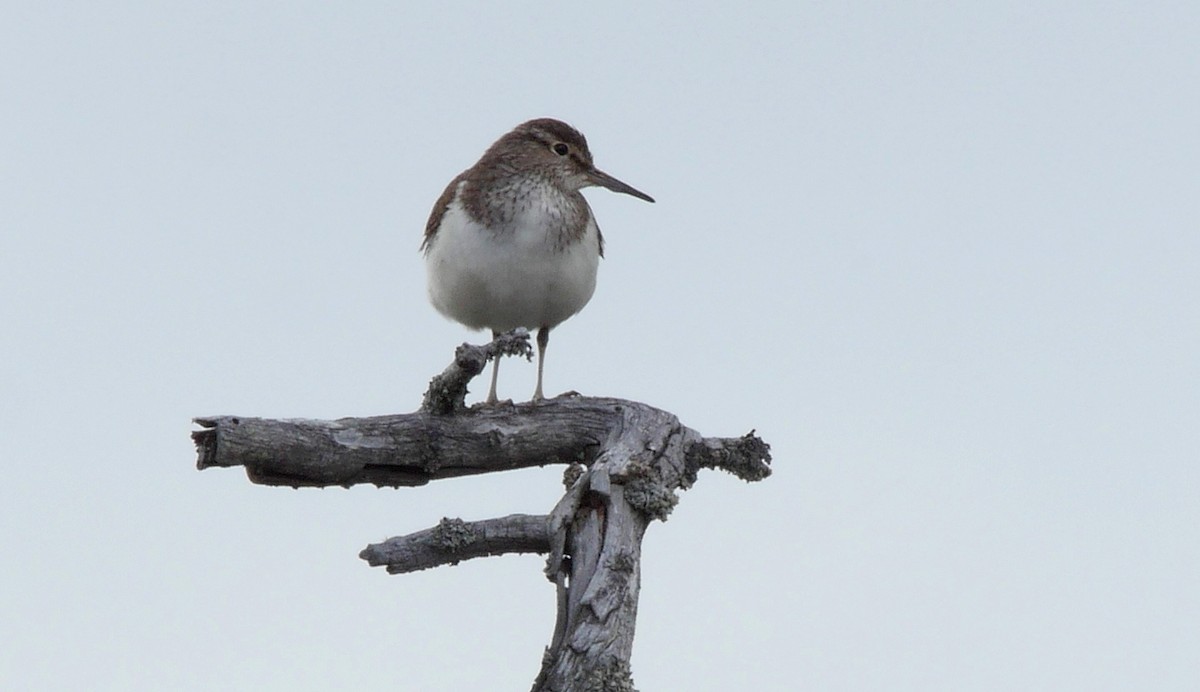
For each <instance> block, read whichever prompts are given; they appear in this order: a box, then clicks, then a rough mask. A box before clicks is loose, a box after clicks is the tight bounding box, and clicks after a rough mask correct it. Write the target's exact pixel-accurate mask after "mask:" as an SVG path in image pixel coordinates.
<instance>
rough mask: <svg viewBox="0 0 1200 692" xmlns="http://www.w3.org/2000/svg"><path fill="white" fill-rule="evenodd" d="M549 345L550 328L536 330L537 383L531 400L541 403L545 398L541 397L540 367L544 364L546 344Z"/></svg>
mask: <svg viewBox="0 0 1200 692" xmlns="http://www.w3.org/2000/svg"><path fill="white" fill-rule="evenodd" d="M548 343H550V328H549V327H542V328H541V329H539V330H538V335H537V344H538V382H537V389H535V390H533V400H534V401H541V400H542V399H545V398H546V397H544V396H542V366H543V365H545V363H546V344H548Z"/></svg>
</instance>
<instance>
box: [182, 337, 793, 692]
mask: <svg viewBox="0 0 1200 692" xmlns="http://www.w3.org/2000/svg"><path fill="white" fill-rule="evenodd" d="M521 343H524V346H525V349H526V351H524V352H527V349H528V336H527V335H521V334H516V335H505V336H504V337H501V339H499V340H497V341H496V342H493V343H492V344H488V345H487V346H468V345H463V346H462V347H460V348H459V349H458V351H457V352H456V354H455V361H454V363H452V364H451V366H450V367H448V368H447V369H446V371H445V372H443V373H442V374H441V375H439V376H438V377H435V378H434V379H433V381H432V382H431V383H430V388H429V392H427V393H426V396H425V403H424V404H423V406H422V410H421V411H418V412H417V413H412V414H405V415H393V416H378V417H373V418H343V419H339V420H335V421H321V420H296V419H293V420H270V419H264V418H245V417H239V416H215V417H209V418H198V419H196V422H197V423H198V424H199V425H201V426H202V429H201V430H197V431H194V432H193V433H192V437H193V439H194V440H195V442H196V447H197V452H198V461H197V466H198V467H199V468H201V469H204V468H209V467H212V466H224V467H232V466H243V467H245V469H246V473H247V475H248V476H249V478H250V480H251V481H253V482H255V483H261V484H266V485H290V486H294V487H295V486H329V485H344V486H350V485H354V484H357V483H372V484H375V485H379V486H414V485H423V484H424V483H427V482H429V481H431V480H436V479H441V478H450V477H454V476H462V475H467V474H475V473H488V472H490V471H505V470H509V469H516V468H525V467H530V466H544V465H546V464H568V465H569V467H568V470H567V473H566V474H565V476H564V481H565V483H566V484H567V492H566V493H565V494H564V496H563V498H562V499H561V500H560V501H559V502H558V504H557V505H556V506H555V507H554V509H553V510H552V511H551V512H550V514H548V515H545V516H529V515H511V516H508V517H502V518H498V519H488V520H484V521H476V522H464V521H462V520H459V519H443V520H442V521H441V523H439V524H438V525H437V526H434V527H432V528H429V529H426V530H424V531H419V532H417V533H413V534H409V535H407V536H401V537H397V538H391V539H389V540H387V541H384V542H383V543H378V544H373V545H369V546H367V547H366V548H365V549H364V550H363V551H362V552H361V553H360V557H362V558H363V559H364V560H366V561H367V562H368V563H369V564H371V565H373V566H386V567H387V570H388V572H390V573H393V574H398V573H404V572H412V571H415V570H421V569H427V568H430V567H436V566H438V565H446V564H457V563H458V562H460V561H462V560H467V559H472V558H475V557H483V556H488V555H501V554H505V553H528V552H538V553H549V556H548V558H547V563H546V576H547V577H548V578H549V579H550V580H551V581H552V582H554V584H555V589H556V592H557V599H556V602H557V604H558V617H557V621H556V624H555V630H554V634H553V636H552V638H551V642H550V646H549V647H548V648H547V649H546V652H545V655H544V657H543V662H542V670H541V672H540V673H539V674H538V677H537V679H536V681H535V683H534V687H533V692H574V691H577V690H633V689H634V688H633V680H632V675H631V673H630V668H629V658H630V654H631V653H632V648H633V636H634V625H635V621H636V617H637V601H638V592H639V590H640V587H641V543H642V537H643V535H644V534H645V531H646V528H647V526H648V525H649V523H650V522H651V521H653V520H655V519H659V520H665V519H666V518H667V516H668V515H669V514H670V513H671V510H672V509H673V508H674V506H675V504H676V503H677V502H678V496H677V494H676V491H678V490H680V489H686V488H689V487H691V485H692V484H693V483H694V482H695V481H696V478H697V473H698V471H699V470H700V469H701V468H713V469H722V470H725V471H728V472H730V473H733V474H735V475H737V476H738V477H739V478H743V479H745V480H747V481H756V480H761V479H763V478H766V477H767V476H768V475H770V472H771V470H770V460H771V456H770V448H769V447H768V446H767V444H766V443H765V442H763V441H762V440H761V439H760V438H758V437H757V436H756V435H754V433H753V431H752V432H751V433H749V434H747V435H745V436H743V437H738V438H705V437H702V436H701V435H700V434H699V433H698V432H696V431H695V430H692V429H690V428H688V427H686V426H684V425H682V424H681V423H680V422H679V420H678V419H677V418H676V417H675V416H674V415H672V414H670V413H667V412H665V411H661V410H659V409H655V408H653V407H651V406H647V405H646V404H641V403H638V402H633V401H625V400H622V399H607V398H590V397H579V396H563V397H558V398H555V399H551V400H547V401H543V402H539V403H537V404H533V403H529V404H515V405H514V404H511V403H504V404H499V405H494V406H476V407H474V408H471V409H467V408H465V407H464V406H463V403H462V402H463V400H464V397H465V394H466V385H467V383H468V382H469V381H470V378H471V377H474V376H475V375H477V374H478V373H479V372H481V371H482V370H483V366H484V364H485V363H486V362H487V360H488V359H489V358H493V357H496V356H497V354H504V353H513V352H516V353H523V351H521V348H520V344H521Z"/></svg>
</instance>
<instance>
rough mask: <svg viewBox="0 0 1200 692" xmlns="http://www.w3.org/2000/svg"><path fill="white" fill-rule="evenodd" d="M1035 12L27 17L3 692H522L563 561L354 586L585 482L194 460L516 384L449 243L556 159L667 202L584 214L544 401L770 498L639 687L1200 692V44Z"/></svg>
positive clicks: (698, 512) (928, 8)
mask: <svg viewBox="0 0 1200 692" xmlns="http://www.w3.org/2000/svg"><path fill="white" fill-rule="evenodd" d="M1019 4H1020V3H1008V2H1006V3H957V4H952V3H826V4H825V5H822V6H817V5H809V4H806V3H800V2H780V3H774V4H772V3H756V4H754V5H753V9H746V8H743V9H736V10H735V9H732V8H731V7H727V5H730V3H689V4H686V5H684V4H679V5H676V6H669V5H655V4H654V3H651V4H650V5H649V6H647V5H645V4H643V3H636V4H630V5H625V6H621V7H619V6H617V5H614V4H611V3H605V4H604V5H603V6H602V7H601V6H591V7H584V6H582V5H581V4H571V6H567V5H566V4H560V3H547V4H530V3H475V4H468V3H464V4H457V5H454V6H452V7H451V6H449V3H437V4H432V3H431V7H429V8H426V9H417V8H413V7H410V6H408V4H407V3H348V4H347V3H342V4H325V3H284V4H280V3H248V2H236V3H219V2H218V3H51V2H28V3H26V2H6V3H4V5H3V7H2V8H0V463H2V467H0V468H2V469H3V475H4V480H3V482H2V483H0V519H2V522H0V542H2V543H0V544H2V545H3V554H4V570H3V575H4V577H3V578H4V582H3V588H0V683H2V684H0V686H3V687H4V688H5V689H6V690H80V689H93V690H164V689H176V690H333V689H367V688H370V689H411V690H422V691H428V692H439V691H461V690H525V689H528V687H529V685H530V684H531V683H532V680H533V678H534V676H535V675H536V673H537V670H538V666H539V663H540V660H541V655H542V651H543V647H544V646H545V645H546V644H547V643H548V642H549V639H550V636H551V633H552V628H553V621H554V591H553V587H552V586H551V585H550V584H549V583H548V582H547V581H546V580H545V579H544V578H543V577H542V574H541V568H542V565H543V561H542V559H541V558H539V557H535V556H526V557H503V558H493V559H488V560H477V561H473V562H470V563H466V564H462V565H460V566H458V567H454V568H442V569H437V570H433V571H428V572H423V573H420V574H415V575H406V576H388V575H387V574H386V573H385V572H384V571H383V570H381V569H371V568H368V567H367V566H366V565H365V563H363V562H362V561H360V560H359V559H358V558H357V553H358V551H359V550H360V549H361V548H362V547H363V546H365V545H366V544H367V543H370V542H377V541H379V540H381V539H384V538H387V537H389V536H393V535H399V534H403V533H408V532H411V531H416V530H419V529H423V528H426V527H429V526H431V525H433V524H435V523H436V522H437V521H438V520H439V519H441V518H442V517H443V516H457V517H463V518H464V519H482V518H488V517H493V516H501V515H504V514H508V513H513V512H523V513H543V512H546V511H548V510H549V509H550V508H551V507H552V506H553V505H554V503H555V501H556V500H557V498H558V496H559V494H560V492H561V486H560V484H559V483H560V477H561V474H560V470H559V469H557V468H547V469H539V470H531V471H523V472H515V473H511V474H506V475H489V476H482V477H475V478H466V479H458V480H451V481H442V482H438V483H435V484H432V485H430V486H427V487H424V488H418V489H403V490H377V489H374V488H354V489H351V490H342V489H331V490H303V491H292V490H289V489H279V488H265V487H258V486H253V485H251V484H250V483H249V482H248V481H247V480H246V478H245V475H244V474H243V473H242V472H241V471H240V470H236V469H235V470H224V469H216V470H209V471H205V472H203V473H200V472H197V471H196V470H195V453H194V449H193V446H192V443H191V440H190V438H189V432H190V431H191V430H192V429H193V426H192V424H191V423H190V419H191V418H193V417H195V416H203V415H216V414H237V415H249V416H265V417H310V418H337V417H342V416H365V415H376V414H385V413H402V412H408V411H412V410H414V409H415V408H416V407H417V405H418V404H419V402H420V397H421V393H422V391H423V388H424V386H425V384H426V383H427V381H428V379H429V378H430V376H432V375H433V374H435V373H436V372H439V371H440V370H441V369H442V368H443V367H444V366H445V365H446V364H447V363H448V362H449V360H450V358H451V356H452V351H453V348H454V346H455V345H457V344H459V343H461V342H462V341H464V340H467V339H472V338H474V339H481V338H482V336H481V335H478V334H476V333H472V332H469V331H468V330H466V329H465V328H463V327H461V326H459V325H457V324H454V323H452V322H448V321H446V320H445V319H443V318H442V317H440V316H439V315H438V314H437V313H436V312H435V311H434V310H433V308H431V307H430V306H429V304H428V303H427V301H426V298H425V292H424V269H423V266H422V261H421V256H420V254H419V252H418V251H417V248H418V245H419V244H420V241H421V234H422V231H423V228H424V224H425V220H426V218H427V215H428V213H429V210H430V208H431V206H432V204H433V202H434V200H435V199H436V198H437V196H438V195H439V193H440V192H441V191H442V188H443V187H444V186H445V184H446V183H447V181H449V180H450V178H452V177H453V176H454V175H456V174H457V173H458V172H460V171H461V170H462V169H464V168H466V167H468V166H469V165H471V164H472V163H474V162H475V160H476V159H477V158H478V156H479V155H480V154H481V153H482V151H483V150H484V149H485V148H486V147H487V146H488V145H489V144H490V143H491V142H492V141H493V140H494V139H495V138H496V137H498V136H499V135H501V134H503V133H504V132H505V131H507V130H508V129H510V128H511V127H512V126H514V125H516V124H517V123H519V122H521V121H523V120H526V119H528V118H532V117H540V116H553V117H557V118H561V119H564V120H566V121H568V122H570V123H572V124H574V125H575V126H577V127H578V128H579V129H580V130H582V131H583V132H584V133H585V134H586V135H587V137H588V139H589V142H590V144H591V149H592V151H593V153H594V155H595V159H596V163H597V164H598V165H599V166H600V167H601V168H603V169H604V170H606V171H608V172H609V173H612V174H613V175H615V176H617V177H619V178H621V179H622V180H625V181H627V182H628V183H630V184H632V185H634V186H635V187H637V188H639V189H642V190H644V191H646V192H647V193H648V194H651V195H653V196H654V197H655V198H656V199H657V200H658V203H657V204H654V205H649V204H645V203H643V202H641V201H638V200H636V199H633V198H630V197H626V196H622V195H615V194H612V193H611V192H608V191H606V190H600V189H598V190H593V191H589V192H588V198H589V199H590V200H591V203H592V206H593V208H594V210H595V213H596V216H597V218H598V220H599V222H600V225H601V227H602V228H603V230H604V233H605V236H606V238H607V240H608V246H607V258H606V259H605V260H604V261H603V263H602V265H601V267H600V276H599V283H598V288H597V291H596V295H595V297H594V298H593V300H592V302H591V304H590V305H589V306H588V307H587V308H586V309H585V310H584V311H583V312H582V313H581V314H580V315H578V316H577V317H575V318H573V319H572V320H570V321H568V322H567V323H565V324H563V325H562V326H561V327H559V328H558V329H557V330H556V331H555V334H554V345H553V347H552V348H551V350H550V355H549V358H548V360H547V366H546V388H547V392H548V393H549V392H561V391H565V390H572V389H573V390H578V391H579V392H582V393H584V394H589V395H603V396H615V397H624V398H628V399H634V400H638V401H642V402H646V403H648V404H651V405H654V406H658V407H660V408H663V409H666V410H669V411H671V412H673V413H675V414H676V415H678V416H679V417H680V419H681V420H682V421H683V422H684V423H686V424H687V425H689V426H691V427H693V428H695V429H697V430H699V431H700V432H702V433H703V434H705V435H712V436H734V435H740V434H743V433H745V432H747V431H748V430H750V429H751V428H754V429H757V430H758V432H759V434H760V435H762V436H763V437H764V438H765V439H766V440H767V441H768V442H770V443H771V445H772V448H773V452H774V457H775V475H774V476H772V477H771V478H770V479H768V480H767V481H765V482H762V483H757V484H745V483H742V482H740V481H737V480H736V479H733V478H731V477H728V476H725V475H723V474H719V473H716V472H708V473H706V474H704V475H702V476H701V478H700V482H699V483H698V484H697V485H696V487H695V488H694V489H692V490H691V491H688V492H687V493H685V494H684V495H683V497H682V500H681V502H680V504H679V506H678V508H677V509H676V511H675V513H674V514H673V515H672V516H671V517H670V520H669V521H668V522H667V523H665V524H663V523H659V524H655V525H652V526H651V527H650V530H649V532H648V533H647V536H646V541H645V544H644V562H643V590H642V593H641V602H640V608H639V619H638V632H637V638H636V640H635V645H634V657H633V671H634V679H635V681H636V683H637V684H638V686H639V688H640V689H642V690H644V691H646V692H653V691H667V690H781V691H783V690H795V689H805V690H839V691H841V690H845V691H859V690H871V691H874V690H889V691H890V690H914V691H916V690H920V691H928V690H953V691H960V690H1076V689H1078V690H1195V689H1197V687H1198V686H1200V668H1198V664H1197V652H1198V651H1200V578H1198V576H1197V575H1200V464H1198V462H1200V432H1198V430H1200V365H1198V363H1200V358H1198V356H1197V354H1198V353H1200V307H1198V306H1200V233H1198V231H1200V170H1198V168H1200V164H1198V161H1200V41H1198V40H1197V37H1198V36H1200V6H1198V5H1197V4H1196V3H1194V2H1177V3H1168V2H1139V3H1107V2H1089V3H1084V2H1072V3H1066V2H1049V3H1038V4H1037V5H1036V7H1032V6H1031V7H1030V8H1028V9H1018V8H1017V6H1018V5H1019ZM1030 5H1032V4H1030ZM501 375H502V376H501V380H500V394H501V396H503V397H515V398H519V399H525V398H527V397H528V396H529V393H530V392H531V391H532V389H533V381H534V375H535V368H534V366H533V365H531V364H525V363H516V362H510V363H506V364H505V367H504V368H503V372H502V373H501ZM486 386H487V383H486V381H482V380H481V381H479V382H477V383H476V386H475V388H474V389H475V391H476V392H486Z"/></svg>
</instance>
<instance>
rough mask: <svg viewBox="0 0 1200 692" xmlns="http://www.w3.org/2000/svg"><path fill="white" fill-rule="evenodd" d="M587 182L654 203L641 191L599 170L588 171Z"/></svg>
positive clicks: (652, 199)
mask: <svg viewBox="0 0 1200 692" xmlns="http://www.w3.org/2000/svg"><path fill="white" fill-rule="evenodd" d="M588 180H590V181H592V183H593V184H595V185H599V186H600V187H607V188H608V189H610V190H612V191H613V192H620V193H623V194H626V195H632V196H634V197H637V198H638V199H644V200H646V201H647V202H653V201H654V198H653V197H651V196H650V195H648V194H646V193H645V192H642V191H641V190H638V189H636V188H634V187H633V186H632V185H626V184H625V183H623V182H621V181H620V180H617V179H616V178H614V177H612V176H611V175H609V174H607V173H605V172H604V171H601V170H598V169H595V168H593V169H592V170H590V171H588Z"/></svg>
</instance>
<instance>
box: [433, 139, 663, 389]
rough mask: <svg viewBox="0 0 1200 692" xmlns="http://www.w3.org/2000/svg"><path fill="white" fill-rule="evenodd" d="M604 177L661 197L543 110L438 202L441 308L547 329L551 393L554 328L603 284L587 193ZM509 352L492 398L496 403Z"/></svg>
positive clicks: (630, 191) (600, 247)
mask: <svg viewBox="0 0 1200 692" xmlns="http://www.w3.org/2000/svg"><path fill="white" fill-rule="evenodd" d="M593 185H599V186H601V187H606V188H608V189H610V190H612V191H614V192H622V193H624V194H627V195H633V196H634V197H637V198H639V199H644V200H646V201H647V202H653V201H654V199H653V198H652V197H650V196H649V195H647V194H646V193H644V192H641V191H639V190H636V189H634V188H633V187H631V186H629V185H627V184H625V183H623V182H621V181H620V180H617V179H616V178H614V177H612V176H611V175H608V174H607V173H604V172H602V171H600V170H598V169H597V168H596V166H595V165H594V164H593V163H592V153H591V152H590V151H589V150H588V145H587V140H586V139H584V137H583V135H582V134H581V133H580V132H579V131H578V130H576V129H575V128H573V127H571V126H570V125H568V124H566V123H564V122H561V121H559V120H553V119H550V118H540V119H537V120H530V121H528V122H525V123H522V124H520V125H518V126H517V127H516V128H514V129H513V130H512V131H511V132H509V133H508V134H506V135H504V136H503V137H501V138H500V139H498V140H496V143H495V144H493V145H492V146H491V147H489V148H488V150H487V151H485V152H484V154H483V157H482V158H480V159H479V162H478V163H476V164H475V165H474V166H471V167H470V168H468V169H467V170H465V171H463V172H462V173H461V174H459V176H458V177H457V178H455V179H454V180H452V181H450V184H449V185H448V186H446V191H445V192H443V193H442V196H441V197H439V198H438V201H437V202H436V203H435V204H434V205H433V213H432V214H430V216H429V222H428V223H427V224H426V225H425V240H424V242H422V243H421V250H422V251H424V253H425V265H426V267H427V269H428V274H429V277H428V278H429V300H430V302H432V303H433V307H435V308H437V311H438V312H440V313H442V314H443V315H445V316H446V317H449V318H450V319H453V320H455V321H457V322H461V323H462V324H464V325H466V326H468V327H470V328H472V329H490V330H492V334H493V336H495V335H499V334H502V333H504V332H507V331H509V330H511V329H516V328H517V327H525V328H527V329H530V330H533V329H536V330H537V345H538V372H537V388H536V389H535V390H534V392H533V400H534V401H540V400H541V399H543V398H544V396H543V394H542V367H543V365H544V362H545V358H546V344H547V343H548V342H549V340H550V330H551V329H553V328H554V327H556V326H558V325H559V324H561V323H562V322H563V321H564V320H566V319H567V318H569V317H571V316H572V315H574V314H575V313H577V312H579V311H580V310H582V309H583V306H584V305H587V302H588V301H589V300H590V299H591V297H592V292H593V291H594V290H595V289H596V267H597V265H599V263H600V258H601V257H602V256H603V255H604V237H603V236H602V235H601V234H600V228H599V226H597V225H596V219H595V217H594V216H593V215H592V209H591V207H589V206H588V203H587V200H586V199H584V197H583V195H582V194H580V193H579V191H580V190H581V189H582V188H585V187H589V186H593ZM499 362H500V359H499V358H494V359H493V360H492V387H491V389H490V390H489V391H488V396H487V402H488V403H495V402H496V377H497V373H498V372H499Z"/></svg>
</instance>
